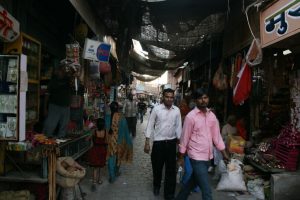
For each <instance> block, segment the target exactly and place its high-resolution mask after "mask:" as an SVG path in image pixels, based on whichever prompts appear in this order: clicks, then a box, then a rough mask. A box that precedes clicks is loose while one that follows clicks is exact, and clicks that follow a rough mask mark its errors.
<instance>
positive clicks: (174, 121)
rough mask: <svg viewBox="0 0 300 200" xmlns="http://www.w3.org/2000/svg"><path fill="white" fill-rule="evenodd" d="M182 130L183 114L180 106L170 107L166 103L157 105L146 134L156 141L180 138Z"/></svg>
mask: <svg viewBox="0 0 300 200" xmlns="http://www.w3.org/2000/svg"><path fill="white" fill-rule="evenodd" d="M181 132H182V126H181V115H180V110H179V108H178V107H176V106H174V105H172V106H171V108H170V109H168V108H167V107H166V106H165V104H163V103H162V104H159V105H157V106H155V107H154V108H153V110H152V112H151V115H150V118H149V120H148V124H147V128H146V131H145V136H146V137H147V138H150V137H151V136H152V134H153V140H154V141H160V140H172V139H175V138H177V139H179V138H180V135H181Z"/></svg>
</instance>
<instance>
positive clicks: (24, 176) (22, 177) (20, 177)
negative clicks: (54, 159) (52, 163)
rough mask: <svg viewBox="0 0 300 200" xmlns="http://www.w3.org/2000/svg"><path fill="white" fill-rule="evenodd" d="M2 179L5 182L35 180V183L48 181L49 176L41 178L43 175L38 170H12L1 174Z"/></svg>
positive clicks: (0, 179)
mask: <svg viewBox="0 0 300 200" xmlns="http://www.w3.org/2000/svg"><path fill="white" fill-rule="evenodd" d="M0 181H2V182H5V181H9V182H30V183H32V182H34V183H47V182H48V179H47V178H41V176H40V175H39V174H38V173H37V172H32V171H31V172H29V171H26V172H23V173H21V172H18V171H11V172H9V173H7V174H5V176H0Z"/></svg>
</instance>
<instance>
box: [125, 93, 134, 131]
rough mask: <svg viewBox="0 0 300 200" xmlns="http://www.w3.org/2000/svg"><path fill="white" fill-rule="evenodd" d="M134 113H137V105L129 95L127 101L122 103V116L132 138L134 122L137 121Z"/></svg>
mask: <svg viewBox="0 0 300 200" xmlns="http://www.w3.org/2000/svg"><path fill="white" fill-rule="evenodd" d="M136 113H137V103H136V101H135V100H133V96H132V94H131V93H130V94H129V95H128V99H127V100H126V101H125V103H124V106H123V114H124V116H125V117H126V121H127V124H128V129H129V132H130V133H131V135H132V137H135V136H136V121H137V119H136Z"/></svg>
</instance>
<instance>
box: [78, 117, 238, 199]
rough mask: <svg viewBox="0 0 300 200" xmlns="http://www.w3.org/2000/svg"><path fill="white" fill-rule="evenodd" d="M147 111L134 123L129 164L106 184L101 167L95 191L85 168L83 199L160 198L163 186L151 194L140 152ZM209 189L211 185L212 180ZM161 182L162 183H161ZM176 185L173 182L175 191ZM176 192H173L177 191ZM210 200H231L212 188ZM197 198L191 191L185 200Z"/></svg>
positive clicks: (147, 160) (146, 157)
mask: <svg viewBox="0 0 300 200" xmlns="http://www.w3.org/2000/svg"><path fill="white" fill-rule="evenodd" d="M148 115H149V112H148V113H147V115H146V116H145V118H144V122H143V123H142V124H140V122H138V124H137V136H136V138H134V139H133V151H134V154H133V155H134V156H133V163H132V164H130V165H124V166H122V167H121V173H122V174H121V176H120V177H118V178H117V180H116V181H115V182H114V183H113V184H110V183H109V182H108V174H107V170H106V169H103V171H102V172H101V173H102V180H103V184H102V185H98V186H97V190H96V191H95V192H92V191H91V183H92V181H91V177H92V175H91V169H88V173H87V176H86V178H85V179H84V180H83V181H82V182H81V184H80V185H81V188H82V190H83V191H84V192H85V193H86V194H87V195H86V196H85V199H86V200H98V199H103V200H163V188H161V191H160V193H161V194H160V196H158V197H155V196H154V195H153V193H152V170H151V161H150V155H149V154H145V153H144V151H143V148H144V141H145V136H144V134H143V131H144V130H145V127H146V124H147V118H148ZM212 184H213V188H215V185H216V184H215V183H212ZM162 185H163V184H162ZM179 189H180V185H177V189H176V190H177V192H178V190H179ZM177 192H176V193H177ZM213 195H214V199H216V200H234V199H235V198H234V197H230V193H226V192H217V191H215V190H213ZM196 199H197V200H201V195H200V193H193V194H192V195H191V196H190V198H189V200H196Z"/></svg>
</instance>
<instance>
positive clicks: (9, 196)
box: [0, 190, 35, 200]
mask: <svg viewBox="0 0 300 200" xmlns="http://www.w3.org/2000/svg"><path fill="white" fill-rule="evenodd" d="M31 199H35V198H34V196H33V195H30V192H29V191H28V190H20V191H3V192H0V200H31Z"/></svg>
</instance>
